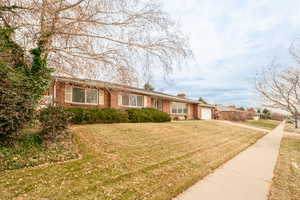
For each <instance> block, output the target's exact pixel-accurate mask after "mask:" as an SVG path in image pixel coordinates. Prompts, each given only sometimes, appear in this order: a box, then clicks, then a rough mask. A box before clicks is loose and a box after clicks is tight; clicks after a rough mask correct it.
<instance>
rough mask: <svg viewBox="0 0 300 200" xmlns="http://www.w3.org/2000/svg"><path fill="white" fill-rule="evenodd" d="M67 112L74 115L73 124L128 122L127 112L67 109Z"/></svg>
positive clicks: (107, 109)
mask: <svg viewBox="0 0 300 200" xmlns="http://www.w3.org/2000/svg"><path fill="white" fill-rule="evenodd" d="M65 110H66V111H67V112H70V113H72V114H73V117H72V119H71V123H73V124H91V123H124V122H128V114H127V112H126V111H122V110H116V109H113V108H104V109H97V108H66V109H65Z"/></svg>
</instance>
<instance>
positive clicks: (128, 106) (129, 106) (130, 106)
mask: <svg viewBox="0 0 300 200" xmlns="http://www.w3.org/2000/svg"><path fill="white" fill-rule="evenodd" d="M123 95H127V96H129V101H130V96H136V97H138V96H140V97H143V104H144V105H143V106H138V105H136V106H132V105H124V104H123ZM121 97H122V98H121V99H122V102H121V106H122V107H127V108H145V96H144V95H138V94H127V93H124V94H121ZM136 104H137V98H136Z"/></svg>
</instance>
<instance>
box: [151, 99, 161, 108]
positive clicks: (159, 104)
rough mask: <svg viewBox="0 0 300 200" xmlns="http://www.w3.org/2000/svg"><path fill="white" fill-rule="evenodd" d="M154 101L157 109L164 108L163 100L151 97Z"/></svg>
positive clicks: (154, 106)
mask: <svg viewBox="0 0 300 200" xmlns="http://www.w3.org/2000/svg"><path fill="white" fill-rule="evenodd" d="M151 102H152V107H153V108H156V109H157V110H161V111H162V110H163V101H162V100H160V99H157V98H152V99H151Z"/></svg>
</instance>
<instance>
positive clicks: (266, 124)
mask: <svg viewBox="0 0 300 200" xmlns="http://www.w3.org/2000/svg"><path fill="white" fill-rule="evenodd" d="M243 124H246V125H250V126H255V127H258V128H265V129H269V130H272V129H274V128H276V127H277V126H278V125H279V124H280V121H276V120H265V119H260V120H257V121H246V122H243Z"/></svg>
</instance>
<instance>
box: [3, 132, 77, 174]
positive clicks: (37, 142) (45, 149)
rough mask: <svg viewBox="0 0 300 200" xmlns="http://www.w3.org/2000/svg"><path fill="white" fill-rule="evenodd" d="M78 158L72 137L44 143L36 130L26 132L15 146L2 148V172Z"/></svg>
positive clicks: (63, 136) (68, 136)
mask: <svg viewBox="0 0 300 200" xmlns="http://www.w3.org/2000/svg"><path fill="white" fill-rule="evenodd" d="M76 157H78V155H77V153H76V146H75V145H74V144H73V143H72V138H71V135H70V134H69V135H68V134H65V135H62V136H61V137H60V138H57V139H56V141H51V142H49V141H42V138H41V137H40V136H39V134H38V133H37V131H35V130H26V131H25V132H24V134H23V137H22V138H20V139H19V140H18V141H16V142H15V144H14V145H10V146H3V145H2V146H0V171H3V170H12V169H19V168H24V167H33V166H37V165H41V164H45V163H53V162H59V161H65V160H70V159H73V158H76Z"/></svg>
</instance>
